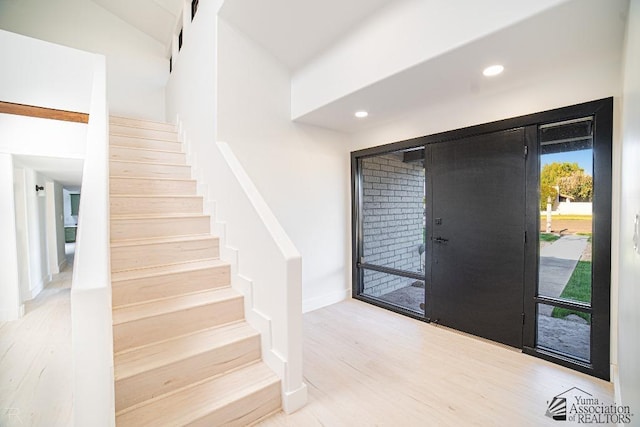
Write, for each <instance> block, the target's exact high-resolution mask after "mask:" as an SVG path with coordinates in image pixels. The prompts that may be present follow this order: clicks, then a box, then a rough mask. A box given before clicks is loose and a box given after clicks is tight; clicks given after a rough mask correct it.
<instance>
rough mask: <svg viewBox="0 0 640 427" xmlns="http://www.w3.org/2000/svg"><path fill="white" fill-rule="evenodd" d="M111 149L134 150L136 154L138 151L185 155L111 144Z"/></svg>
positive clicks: (169, 151)
mask: <svg viewBox="0 0 640 427" xmlns="http://www.w3.org/2000/svg"><path fill="white" fill-rule="evenodd" d="M111 147H112V148H118V149H122V150H132V151H135V152H138V151H151V152H152V153H167V154H184V153H176V152H175V151H171V150H159V149H157V148H141V147H127V146H126V145H118V144H111Z"/></svg>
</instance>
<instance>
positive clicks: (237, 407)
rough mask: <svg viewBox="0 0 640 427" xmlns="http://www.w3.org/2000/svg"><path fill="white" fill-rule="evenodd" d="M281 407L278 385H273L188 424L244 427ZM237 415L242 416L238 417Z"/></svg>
mask: <svg viewBox="0 0 640 427" xmlns="http://www.w3.org/2000/svg"><path fill="white" fill-rule="evenodd" d="M281 406H282V401H281V397H280V384H279V383H274V384H270V385H269V386H267V387H265V388H263V389H261V390H258V391H257V392H254V393H251V394H247V395H246V396H243V397H242V398H241V399H238V400H234V401H233V402H231V403H229V404H228V405H226V406H224V407H222V408H220V409H218V410H217V411H214V412H212V413H210V414H208V415H206V416H204V417H202V418H200V419H199V420H197V421H195V422H193V423H190V424H189V426H190V427H210V426H225V427H245V426H248V425H251V424H253V423H254V422H256V421H258V420H259V419H261V418H263V417H265V416H267V415H269V414H271V413H273V412H275V411H278V410H279V409H280V408H281ZM239 414H243V415H242V416H239Z"/></svg>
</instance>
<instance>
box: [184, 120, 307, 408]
mask: <svg viewBox="0 0 640 427" xmlns="http://www.w3.org/2000/svg"><path fill="white" fill-rule="evenodd" d="M178 123H180V122H179V121H178ZM178 129H180V137H181V139H180V140H181V141H182V143H183V147H184V150H185V151H186V153H187V161H188V162H189V163H190V165H191V170H192V179H195V180H196V181H197V183H198V184H197V194H198V195H199V196H202V197H203V202H204V205H203V208H204V214H205V215H209V218H210V225H211V231H212V233H213V234H214V235H216V236H218V238H219V247H220V258H221V259H223V260H224V261H226V262H228V263H229V264H230V276H231V286H232V288H233V289H235V290H237V291H238V292H240V293H241V294H242V295H243V296H244V309H245V319H246V321H247V322H248V323H249V324H250V325H251V326H252V327H253V328H254V329H256V330H257V331H258V332H259V333H260V343H261V355H262V360H263V361H264V362H265V363H266V364H267V366H268V367H269V368H270V369H271V370H272V371H273V372H274V373H275V374H276V375H277V376H278V378H280V379H281V381H280V386H281V398H282V408H283V410H284V411H285V412H287V413H292V412H295V411H296V410H298V409H299V408H301V407H302V406H304V405H305V403H306V401H307V387H306V384H304V383H303V384H302V387H301V388H299V389H297V390H293V391H289V390H286V389H285V387H286V384H287V381H286V377H287V361H286V359H285V358H284V357H282V355H281V354H280V353H279V352H278V351H277V350H275V349H274V348H273V342H272V336H273V333H272V322H271V319H270V318H269V316H267V315H265V314H264V313H262V312H261V311H260V310H259V309H257V308H256V306H255V303H254V301H255V299H254V283H253V280H251V278H249V277H246V276H244V275H243V274H242V273H241V272H240V265H241V252H240V250H238V249H237V248H234V247H232V246H230V245H228V244H227V239H226V237H227V233H226V231H227V224H226V222H224V221H220V220H218V219H217V215H216V212H217V210H216V203H217V201H216V200H214V199H211V198H209V194H210V193H209V185H208V184H206V183H204V182H203V181H204V179H203V178H202V173H201V172H200V167H199V165H198V159H197V157H196V156H193V155H191V152H190V151H189V148H190V144H189V142H188V141H189V139H188V138H187V136H186V132H184V131H183V130H182V127H181V125H180V126H179V127H178Z"/></svg>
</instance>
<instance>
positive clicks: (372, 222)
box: [362, 153, 424, 296]
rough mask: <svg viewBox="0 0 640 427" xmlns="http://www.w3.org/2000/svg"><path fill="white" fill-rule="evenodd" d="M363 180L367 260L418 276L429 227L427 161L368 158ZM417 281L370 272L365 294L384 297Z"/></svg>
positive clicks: (397, 156) (395, 156)
mask: <svg viewBox="0 0 640 427" xmlns="http://www.w3.org/2000/svg"><path fill="white" fill-rule="evenodd" d="M362 176H363V200H362V206H363V212H362V213H363V243H364V258H365V262H367V263H369V264H376V265H381V266H385V267H391V268H395V269H399V270H406V271H413V272H418V270H419V269H420V265H421V262H422V261H421V257H420V256H419V253H418V246H419V245H420V244H421V243H423V226H424V225H423V213H424V205H423V199H424V168H423V166H422V162H411V163H405V162H403V157H402V154H401V153H400V154H395V153H392V154H385V155H383V156H376V157H369V158H366V159H363V160H362ZM422 259H424V258H422ZM413 282H414V280H412V279H407V278H404V277H398V276H392V275H389V274H385V273H379V272H376V271H371V270H365V273H364V293H365V294H366V295H370V296H381V295H384V294H387V293H389V292H392V291H394V290H396V289H399V288H402V287H405V286H408V285H410V284H411V283H413Z"/></svg>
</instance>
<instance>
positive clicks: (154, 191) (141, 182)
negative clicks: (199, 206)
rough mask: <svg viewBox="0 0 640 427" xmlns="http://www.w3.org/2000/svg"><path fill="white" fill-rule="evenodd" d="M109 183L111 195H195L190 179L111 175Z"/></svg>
mask: <svg viewBox="0 0 640 427" xmlns="http://www.w3.org/2000/svg"><path fill="white" fill-rule="evenodd" d="M109 185H110V188H109V191H110V192H111V194H112V195H122V194H147V195H149V196H154V195H166V194H175V195H178V196H195V195H196V191H197V190H196V185H197V184H196V181H192V180H189V181H185V180H168V179H167V180H165V179H163V180H158V179H131V178H115V177H112V178H111V179H110V184H109Z"/></svg>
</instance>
